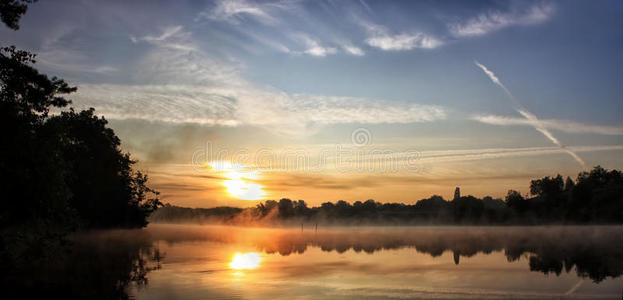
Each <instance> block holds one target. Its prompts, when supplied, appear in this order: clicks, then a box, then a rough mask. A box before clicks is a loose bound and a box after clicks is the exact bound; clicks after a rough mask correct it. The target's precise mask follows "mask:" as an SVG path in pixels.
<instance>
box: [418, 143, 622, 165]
mask: <svg viewBox="0 0 623 300" xmlns="http://www.w3.org/2000/svg"><path fill="white" fill-rule="evenodd" d="M566 148H567V149H569V150H570V151H573V152H595V151H620V150H623V145H597V146H567V147H566ZM560 153H561V149H560V148H559V147H528V148H489V149H469V150H448V151H423V152H422V153H421V158H420V160H419V161H421V162H423V163H438V162H458V161H472V160H482V159H497V158H504V157H521V156H540V155H551V154H560Z"/></svg>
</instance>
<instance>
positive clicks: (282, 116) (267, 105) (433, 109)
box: [74, 84, 446, 134]
mask: <svg viewBox="0 0 623 300" xmlns="http://www.w3.org/2000/svg"><path fill="white" fill-rule="evenodd" d="M74 99H75V101H74V103H75V106H77V107H79V108H86V107H95V108H96V109H97V111H98V113H99V114H101V115H104V116H105V117H107V118H110V119H120V120H125V119H139V120H158V121H162V122H170V123H194V124H203V125H213V126H214V125H217V126H239V125H252V126H264V127H265V126H268V127H271V128H273V129H275V130H276V131H281V132H282V133H287V134H301V133H304V132H305V131H306V128H307V129H309V128H308V127H309V125H318V126H321V125H330V124H341V123H364V124H380V123H413V122H432V121H436V120H442V119H445V117H446V113H445V110H444V109H443V108H442V107H437V106H429V105H420V104H412V103H392V102H389V101H385V100H375V99H364V98H350V97H329V96H316V95H302V94H294V95H289V94H286V93H283V92H278V91H271V90H262V89H259V88H257V87H254V86H253V85H248V86H241V87H208V86H197V85H174V84H159V85H116V84H84V85H81V86H80V87H79V91H78V93H77V94H76V95H75V97H74Z"/></svg>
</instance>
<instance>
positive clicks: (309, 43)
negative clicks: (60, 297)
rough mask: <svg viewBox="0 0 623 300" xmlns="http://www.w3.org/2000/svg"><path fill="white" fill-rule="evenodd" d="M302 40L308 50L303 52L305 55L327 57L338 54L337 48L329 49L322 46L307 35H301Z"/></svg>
mask: <svg viewBox="0 0 623 300" xmlns="http://www.w3.org/2000/svg"><path fill="white" fill-rule="evenodd" d="M299 36H300V38H301V39H302V40H303V41H304V43H305V45H306V49H305V50H304V51H303V53H305V54H309V55H312V56H327V55H330V54H336V53H337V48H335V47H327V46H323V45H320V43H319V42H318V41H316V40H314V39H312V38H310V37H308V36H306V35H299Z"/></svg>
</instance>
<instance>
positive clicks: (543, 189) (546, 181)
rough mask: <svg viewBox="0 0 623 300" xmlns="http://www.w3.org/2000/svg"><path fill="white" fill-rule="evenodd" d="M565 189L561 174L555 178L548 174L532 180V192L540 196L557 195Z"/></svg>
mask: <svg viewBox="0 0 623 300" xmlns="http://www.w3.org/2000/svg"><path fill="white" fill-rule="evenodd" d="M563 190H564V183H563V180H562V176H560V174H559V175H558V176H556V177H553V178H550V177H549V176H546V177H543V178H541V179H537V180H532V181H531V182H530V193H531V194H532V195H535V196H538V197H553V196H557V195H558V194H560V193H562V192H563Z"/></svg>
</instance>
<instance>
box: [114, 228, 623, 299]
mask: <svg viewBox="0 0 623 300" xmlns="http://www.w3.org/2000/svg"><path fill="white" fill-rule="evenodd" d="M622 233H623V227H615V226H603V227H415V228H413V227H411V228H406V227H380V228H379V227H376V228H373V227H362V228H322V227H321V228H319V229H318V230H317V231H316V230H314V229H313V227H310V226H308V228H304V230H303V231H301V228H294V229H260V228H238V227H225V226H200V225H159V224H152V225H150V226H149V227H148V228H146V229H143V230H142V231H140V232H139V231H131V232H123V233H122V232H106V233H102V235H103V236H107V240H108V242H107V243H108V244H109V245H110V246H113V245H112V244H111V243H116V242H115V240H114V239H113V238H112V237H118V235H123V239H127V238H132V236H133V235H135V234H140V236H141V237H142V238H141V240H148V241H149V247H148V248H149V251H146V250H145V247H141V250H140V251H142V252H141V253H143V254H144V255H143V256H142V257H144V259H145V260H144V261H143V262H142V263H141V264H143V265H144V270H143V273H144V277H145V280H144V281H138V283H137V282H135V281H129V283H128V285H127V286H126V288H125V289H126V292H127V293H128V295H129V296H131V297H135V298H137V299H277V298H279V299H318V298H325V299H621V297H622V293H623V278H622V277H620V275H621V273H622V272H623V251H622V250H623V234H622ZM117 241H118V240H117ZM138 273H140V272H138Z"/></svg>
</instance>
